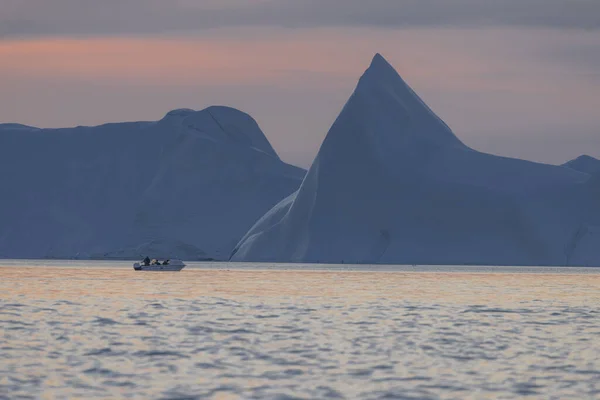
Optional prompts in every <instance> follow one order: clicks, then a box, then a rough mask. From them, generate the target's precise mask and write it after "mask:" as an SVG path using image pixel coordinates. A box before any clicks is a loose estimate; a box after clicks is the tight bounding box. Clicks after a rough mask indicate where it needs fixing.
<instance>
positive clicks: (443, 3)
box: [0, 0, 600, 37]
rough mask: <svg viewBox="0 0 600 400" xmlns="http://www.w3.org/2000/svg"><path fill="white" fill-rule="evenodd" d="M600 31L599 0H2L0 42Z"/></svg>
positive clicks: (0, 8) (0, 1)
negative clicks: (272, 30) (233, 34)
mask: <svg viewBox="0 0 600 400" xmlns="http://www.w3.org/2000/svg"><path fill="white" fill-rule="evenodd" d="M248 25H249V26H286V27H326V26H374V27H405V26H409V27H414V26H453V27H466V26H506V25H508V26H524V27H555V28H574V29H598V28H600V1H598V0H369V1H365V0H254V1H251V0H245V1H242V0H228V1H221V2H217V1H214V0H169V1H167V0H102V1H98V0H0V37H10V36H24V35H98V34H115V35H120V34H157V33H164V32H172V31H189V30H200V29H205V28H218V27H231V26H248Z"/></svg>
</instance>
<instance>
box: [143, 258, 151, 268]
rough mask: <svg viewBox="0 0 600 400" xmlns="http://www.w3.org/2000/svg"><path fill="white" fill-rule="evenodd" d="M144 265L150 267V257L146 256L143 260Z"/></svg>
mask: <svg viewBox="0 0 600 400" xmlns="http://www.w3.org/2000/svg"><path fill="white" fill-rule="evenodd" d="M144 265H146V266H148V265H150V257H148V256H146V258H144Z"/></svg>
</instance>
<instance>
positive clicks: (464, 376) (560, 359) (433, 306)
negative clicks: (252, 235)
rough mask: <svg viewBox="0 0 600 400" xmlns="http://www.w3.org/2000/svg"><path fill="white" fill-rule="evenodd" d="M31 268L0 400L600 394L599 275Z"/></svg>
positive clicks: (1, 271) (2, 370)
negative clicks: (150, 271)
mask: <svg viewBox="0 0 600 400" xmlns="http://www.w3.org/2000/svg"><path fill="white" fill-rule="evenodd" d="M5 264H9V263H8V262H6V263H5ZM26 265H27V264H26V263H23V262H17V263H12V265H10V266H5V267H0V293H1V295H0V398H2V397H3V396H6V397H7V398H18V397H24V398H27V397H31V398H39V397H42V396H45V397H48V398H65V397H84V398H93V397H136V398H138V397H141V398H180V399H183V398H361V399H362V398H365V399H370V398H457V399H464V398H521V397H523V396H526V395H527V396H531V397H532V398H536V397H538V398H553V397H554V398H593V397H596V396H600V385H598V384H597V383H596V382H600V344H599V341H598V338H599V336H600V274H599V273H596V272H595V271H592V270H577V269H552V270H543V271H542V272H541V273H540V270H527V269H503V270H501V272H496V273H494V272H490V270H489V269H485V268H479V269H478V268H470V269H469V268H450V269H443V270H442V271H445V272H440V271H439V268H438V270H437V271H436V270H435V269H433V268H430V269H427V270H428V272H415V271H411V270H410V268H396V271H394V272H392V271H385V272H368V271H357V270H354V271H340V270H334V271H324V270H320V271H303V270H298V269H291V270H281V269H280V270H277V269H271V270H258V269H249V270H241V269H239V266H237V267H238V269H231V270H219V269H216V268H215V266H214V265H212V266H211V265H205V267H206V268H203V269H185V270H183V271H182V272H180V273H149V272H134V271H133V270H132V269H130V268H110V267H108V266H107V265H106V264H101V263H100V264H93V263H92V264H89V263H88V265H85V266H83V267H82V266H77V265H73V264H66V265H70V266H68V267H51V268H43V267H39V266H37V267H27V266H26ZM233 267H236V266H233ZM314 267H315V268H319V266H314ZM392 269H393V268H392Z"/></svg>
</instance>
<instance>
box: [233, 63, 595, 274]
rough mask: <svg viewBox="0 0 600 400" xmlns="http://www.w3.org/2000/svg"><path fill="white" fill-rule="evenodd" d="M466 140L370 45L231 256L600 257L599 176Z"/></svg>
mask: <svg viewBox="0 0 600 400" xmlns="http://www.w3.org/2000/svg"><path fill="white" fill-rule="evenodd" d="M578 169H579V168H565V167H564V166H555V165H546V164H540V163H535V162H530V161H525V160H519V159H512V158H507V157H500V156H495V155H490V154H485V153H482V152H479V151H475V150H473V149H471V148H469V147H468V146H467V145H465V144H464V143H463V142H462V141H461V140H460V139H459V138H457V136H455V134H454V133H453V132H452V130H451V129H450V128H449V127H448V125H446V124H445V123H444V122H443V121H442V120H441V119H440V118H439V117H438V116H437V115H436V114H435V113H434V112H433V111H432V110H431V109H430V108H429V107H428V106H427V105H426V104H425V103H424V102H423V100H422V99H421V98H420V97H419V96H418V95H417V94H416V93H415V92H414V91H413V90H412V89H411V88H410V87H409V86H408V84H407V83H406V82H405V81H404V80H403V79H402V78H401V77H400V75H399V74H398V73H397V72H396V71H395V70H394V68H393V67H392V66H391V65H390V64H389V63H388V62H387V61H386V60H385V59H384V58H383V57H382V56H381V55H379V54H377V55H376V56H375V57H374V59H373V61H372V63H371V65H370V67H369V68H368V69H367V70H366V72H365V73H364V75H363V76H362V77H361V78H360V80H359V82H358V85H357V87H356V89H355V91H354V93H353V94H352V96H351V97H350V99H349V100H348V102H347V103H346V105H345V106H344V108H343V110H342V111H341V113H340V115H339V116H338V118H337V119H336V121H335V122H334V124H333V126H332V127H331V129H330V130H329V132H328V133H327V135H326V138H325V140H324V142H323V144H322V146H321V148H320V150H319V152H318V154H317V156H316V158H315V160H314V161H313V163H312V165H311V167H310V169H309V171H308V173H307V175H306V176H305V178H304V180H303V182H302V185H301V186H300V188H299V190H298V191H297V192H296V193H293V194H291V195H290V196H288V197H287V198H285V199H284V200H282V201H281V202H280V203H279V204H277V205H275V206H274V207H273V208H272V209H271V210H270V211H269V212H267V213H266V214H265V215H264V216H263V217H262V218H261V219H260V220H259V221H258V222H257V223H256V224H255V225H254V226H253V227H252V228H251V229H250V230H249V231H248V233H247V234H246V235H245V236H244V237H243V238H242V240H241V241H240V242H239V243H238V245H237V246H236V247H235V249H234V251H233V252H232V255H231V260H233V261H252V262H303V263H304V262H307V263H358V264H436V265H444V264H446V265H448V264H452V265H467V264H472V265H596V266H598V265H600V234H599V232H600V229H599V227H600V180H599V179H595V178H594V177H593V176H592V175H590V174H589V173H587V172H582V171H579V170H578Z"/></svg>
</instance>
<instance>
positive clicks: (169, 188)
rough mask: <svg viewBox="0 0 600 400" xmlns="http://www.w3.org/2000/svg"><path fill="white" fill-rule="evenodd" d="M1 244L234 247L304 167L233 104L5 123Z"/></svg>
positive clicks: (9, 249)
mask: <svg viewBox="0 0 600 400" xmlns="http://www.w3.org/2000/svg"><path fill="white" fill-rule="evenodd" d="M0 171H2V172H1V173H0V182H1V187H2V197H1V199H0V205H1V207H0V256H2V257H14V258H45V257H58V258H71V257H82V258H88V257H97V258H107V257H109V258H110V257H115V258H137V257H139V256H140V255H146V254H148V255H149V256H153V255H154V256H156V257H182V258H185V259H202V258H215V259H222V258H227V257H228V256H229V253H230V252H231V250H232V249H233V247H234V246H235V244H236V243H237V242H238V241H239V239H240V238H241V236H242V235H243V234H244V233H245V232H246V231H247V230H248V229H249V228H250V227H251V226H252V224H253V223H254V222H255V221H256V220H257V219H258V218H260V216H261V215H263V214H264V213H265V212H266V211H267V210H269V209H270V208H271V207H272V206H273V205H274V204H276V203H277V202H278V201H279V200H281V199H282V198H284V197H286V196H288V195H289V194H290V193H292V192H294V191H295V190H296V189H297V188H298V186H299V185H300V183H301V180H302V177H303V176H304V171H303V170H301V169H299V168H296V167H293V166H291V165H287V164H285V163H283V162H282V161H281V160H280V159H279V157H278V156H277V154H276V153H275V151H274V150H273V148H272V147H271V145H270V143H269V142H268V140H267V138H266V137H265V136H264V134H263V133H262V131H261V130H260V128H259V127H258V125H257V124H256V122H255V121H254V120H253V119H252V118H251V117H250V116H249V115H247V114H245V113H242V112H240V111H238V110H235V109H232V108H227V107H210V108H207V109H205V110H202V111H193V110H175V111H172V112H170V113H168V114H167V115H166V116H165V117H164V118H163V119H162V120H160V121H157V122H134V123H117V124H106V125H102V126H98V127H77V128H68V129H38V128H33V127H27V126H23V125H17V124H1V125H0Z"/></svg>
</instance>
